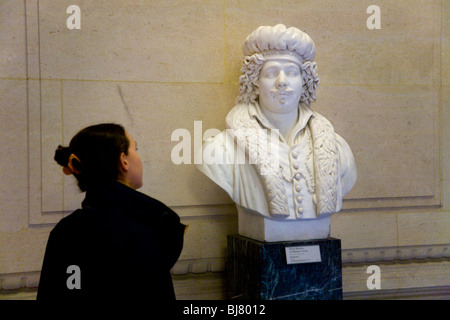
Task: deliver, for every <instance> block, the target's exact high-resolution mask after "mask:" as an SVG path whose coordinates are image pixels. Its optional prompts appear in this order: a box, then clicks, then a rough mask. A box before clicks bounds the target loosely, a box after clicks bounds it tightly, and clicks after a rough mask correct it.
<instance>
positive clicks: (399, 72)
mask: <svg viewBox="0 0 450 320" xmlns="http://www.w3.org/2000/svg"><path fill="white" fill-rule="evenodd" d="M372 4H374V3H373V1H359V0H350V1H289V0H282V1H276V2H275V1H257V0H254V1H227V3H226V22H227V23H226V26H227V27H226V44H227V46H226V50H227V70H229V72H230V73H231V76H232V77H233V78H234V77H236V76H238V74H239V69H240V63H241V60H240V59H241V58H242V49H241V48H242V44H243V42H244V40H245V37H246V36H247V35H248V34H249V33H250V32H251V31H253V30H254V29H255V28H257V27H258V26H260V25H273V24H276V23H284V24H286V25H287V26H295V27H297V28H300V29H302V30H303V31H305V32H307V33H308V34H309V35H310V36H311V37H312V39H313V40H314V42H315V43H316V52H317V62H318V72H319V76H320V78H321V80H322V82H323V83H335V84H342V83H347V84H363V85H364V84H371V85H374V84H378V85H389V84H399V83H401V84H413V85H426V84H431V83H432V74H433V73H432V71H433V70H432V69H430V65H433V59H434V56H433V40H434V38H433V28H434V26H435V23H437V24H438V25H439V22H440V20H439V19H438V18H437V17H435V16H434V6H433V1H409V0H403V1H387V0H385V1H377V3H376V5H378V6H379V7H380V9H381V17H382V18H381V29H380V30H369V29H368V28H367V26H366V21H367V19H368V18H369V16H370V14H367V13H366V9H367V7H368V6H369V5H372ZM233 78H229V80H230V81H234V80H233ZM236 79H237V78H236Z"/></svg>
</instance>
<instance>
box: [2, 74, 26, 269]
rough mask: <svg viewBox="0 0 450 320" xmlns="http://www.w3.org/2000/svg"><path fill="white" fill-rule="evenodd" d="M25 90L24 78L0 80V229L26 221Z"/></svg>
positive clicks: (4, 229)
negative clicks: (0, 149)
mask: <svg viewBox="0 0 450 320" xmlns="http://www.w3.org/2000/svg"><path fill="white" fill-rule="evenodd" d="M26 90H27V87H26V81H23V80H17V81H16V80H0V128H1V129H0V130H1V136H0V145H1V148H2V152H0V181H1V183H0V232H1V231H14V230H18V229H20V228H22V227H24V226H25V225H26V224H27V223H28V215H27V213H28V206H27V204H28V193H27V192H26V190H27V187H28V177H27V176H28V151H27V149H28V137H27V121H26V119H27V108H26V106H27V101H26ZM2 245H3V244H2V243H0V246H2ZM0 260H1V259H0Z"/></svg>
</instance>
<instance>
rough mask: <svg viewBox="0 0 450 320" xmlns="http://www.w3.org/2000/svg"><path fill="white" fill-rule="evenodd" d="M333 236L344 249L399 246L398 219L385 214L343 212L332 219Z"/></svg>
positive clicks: (393, 215)
mask: <svg viewBox="0 0 450 320" xmlns="http://www.w3.org/2000/svg"><path fill="white" fill-rule="evenodd" d="M331 236H332V237H334V238H338V239H341V245H342V248H343V249H353V248H371V247H375V248H377V247H391V246H396V245H397V217H396V215H395V214H391V213H383V212H341V213H338V214H335V215H333V216H332V217H331Z"/></svg>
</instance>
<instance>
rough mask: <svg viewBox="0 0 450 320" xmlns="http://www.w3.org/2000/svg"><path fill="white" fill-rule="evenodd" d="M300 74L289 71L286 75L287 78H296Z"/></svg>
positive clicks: (295, 71) (296, 71)
mask: <svg viewBox="0 0 450 320" xmlns="http://www.w3.org/2000/svg"><path fill="white" fill-rule="evenodd" d="M299 74H300V72H299V71H298V70H290V71H288V73H287V75H288V76H289V77H296V76H298V75H299Z"/></svg>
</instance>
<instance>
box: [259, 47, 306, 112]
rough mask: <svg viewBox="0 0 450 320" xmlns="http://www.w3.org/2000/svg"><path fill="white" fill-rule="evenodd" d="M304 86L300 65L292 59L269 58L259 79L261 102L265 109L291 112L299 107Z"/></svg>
mask: <svg viewBox="0 0 450 320" xmlns="http://www.w3.org/2000/svg"><path fill="white" fill-rule="evenodd" d="M302 86H303V82H302V75H301V71H300V67H299V65H298V64H297V63H295V62H293V61H292V59H284V58H283V57H282V56H280V57H279V58H276V59H270V60H267V61H266V62H264V64H263V66H262V68H261V72H260V74H259V79H258V88H257V93H258V95H259V104H260V106H261V108H262V109H263V111H264V110H267V111H269V112H271V113H276V114H285V113H290V112H292V111H294V110H296V109H297V108H298V103H299V101H300V97H301V95H302Z"/></svg>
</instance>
